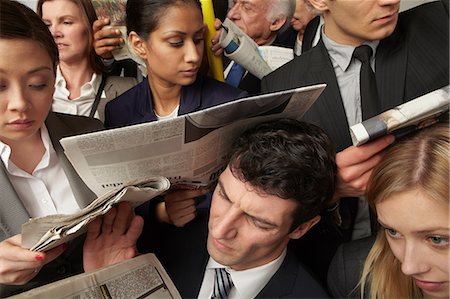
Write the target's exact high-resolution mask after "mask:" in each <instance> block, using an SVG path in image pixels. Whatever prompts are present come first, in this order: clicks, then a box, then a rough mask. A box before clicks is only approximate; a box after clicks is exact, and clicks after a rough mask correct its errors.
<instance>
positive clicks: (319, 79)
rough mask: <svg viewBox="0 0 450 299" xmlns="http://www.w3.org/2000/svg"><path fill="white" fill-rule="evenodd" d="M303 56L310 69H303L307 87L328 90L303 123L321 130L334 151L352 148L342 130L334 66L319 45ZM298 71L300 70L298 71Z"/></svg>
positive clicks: (343, 122)
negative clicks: (317, 126) (308, 57)
mask: <svg viewBox="0 0 450 299" xmlns="http://www.w3.org/2000/svg"><path fill="white" fill-rule="evenodd" d="M305 54H309V55H310V59H309V62H308V64H309V65H307V66H306V68H305V69H306V70H308V73H307V74H304V76H307V77H308V80H307V81H308V84H317V83H324V82H326V83H327V87H326V88H325V90H324V91H323V93H322V94H321V95H320V96H319V98H318V99H317V101H316V102H315V103H314V104H313V106H312V107H311V108H310V109H309V110H308V112H307V113H306V114H305V116H304V117H303V120H305V121H307V122H311V123H314V124H317V125H319V126H320V127H322V128H323V129H324V130H325V131H326V132H328V134H329V135H330V136H333V137H334V140H333V142H334V143H335V144H336V145H337V149H338V150H341V149H343V148H345V147H347V146H348V145H350V144H351V137H350V133H349V130H342V128H343V127H344V128H348V122H347V116H346V114H345V110H344V105H343V103H342V98H341V93H340V91H339V86H338V83H337V79H336V75H335V73H334V69H333V65H332V63H331V60H330V57H329V55H328V52H327V50H326V48H325V45H324V44H323V42H322V41H319V43H318V44H317V46H316V47H315V48H314V49H313V50H311V51H310V52H308V53H305ZM305 54H303V55H305ZM298 69H299V70H301V68H298ZM304 85H305V84H304Z"/></svg>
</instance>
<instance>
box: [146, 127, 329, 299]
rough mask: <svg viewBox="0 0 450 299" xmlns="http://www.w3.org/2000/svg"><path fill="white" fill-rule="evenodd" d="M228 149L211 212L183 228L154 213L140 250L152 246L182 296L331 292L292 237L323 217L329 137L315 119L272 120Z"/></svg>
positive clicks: (303, 295) (285, 295)
mask: <svg viewBox="0 0 450 299" xmlns="http://www.w3.org/2000/svg"><path fill="white" fill-rule="evenodd" d="M230 155H231V158H230V162H229V164H228V167H227V168H226V169H225V171H224V172H223V173H222V174H221V176H220V178H219V181H218V184H217V187H216V188H215V191H214V193H213V195H212V203H211V209H210V211H209V213H204V214H202V213H200V212H199V215H198V216H197V217H196V219H194V220H193V221H191V222H189V223H188V224H186V226H184V227H181V228H180V227H176V226H174V225H170V224H164V223H160V222H159V223H158V222H157V221H156V220H155V219H156V217H152V216H153V215H149V216H148V217H147V219H148V220H150V221H149V223H146V227H145V228H144V232H143V233H142V235H141V241H142V243H140V244H139V245H140V246H139V247H140V252H148V251H153V252H155V254H156V256H157V257H158V259H159V260H160V261H161V263H162V265H163V266H164V268H165V269H166V270H167V272H168V274H169V276H170V277H171V279H172V280H173V282H174V284H175V286H176V287H177V289H178V290H179V292H180V294H181V296H182V297H183V298H197V297H198V298H212V296H216V291H217V289H220V290H222V291H223V292H225V293H226V295H223V294H222V296H221V297H219V298H224V297H226V296H228V298H324V297H327V294H326V292H325V291H324V290H323V289H322V287H321V286H320V284H319V283H317V282H316V281H315V279H314V278H313V277H312V276H311V275H310V274H309V273H308V272H307V271H306V270H305V268H304V267H303V266H302V265H301V264H300V263H299V261H298V260H297V258H296V256H295V254H293V253H292V252H291V251H290V250H288V249H287V244H288V243H289V241H290V240H293V239H297V238H300V237H301V236H302V235H304V234H305V233H306V232H307V231H308V230H309V229H310V228H311V227H313V226H314V225H315V224H316V223H317V222H318V221H319V219H320V216H319V213H320V211H321V210H322V208H323V206H324V205H325V203H326V201H327V200H329V199H330V198H331V196H332V194H333V192H334V180H335V174H336V165H335V162H334V156H335V154H334V150H333V149H332V145H331V141H330V140H329V138H328V137H327V136H326V134H325V133H324V132H323V130H321V129H320V128H318V127H317V126H314V125H310V124H307V123H303V122H299V121H296V120H290V119H283V120H278V121H270V122H266V123H263V124H260V125H258V126H256V127H254V128H252V129H249V130H248V131H246V132H245V133H243V134H242V135H241V136H240V137H239V138H238V139H237V140H236V141H235V143H234V146H233V147H232V149H231V151H230ZM151 221H152V223H150V222H151ZM218 277H220V278H221V281H219V280H218V279H217V278H218ZM224 282H225V283H224ZM230 286H231V287H230ZM227 287H230V288H227ZM216 298H217V297H216Z"/></svg>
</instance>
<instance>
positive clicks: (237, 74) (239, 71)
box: [225, 63, 245, 87]
mask: <svg viewBox="0 0 450 299" xmlns="http://www.w3.org/2000/svg"><path fill="white" fill-rule="evenodd" d="M244 73H245V69H244V68H243V67H242V66H241V65H240V64H237V63H234V64H233V66H231V70H230V72H229V73H228V76H227V78H226V79H225V81H226V82H227V83H228V84H230V85H231V86H234V87H238V85H239V82H241V79H242V76H244Z"/></svg>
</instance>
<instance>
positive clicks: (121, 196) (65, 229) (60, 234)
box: [22, 177, 170, 251]
mask: <svg viewBox="0 0 450 299" xmlns="http://www.w3.org/2000/svg"><path fill="white" fill-rule="evenodd" d="M169 187H170V182H169V180H168V179H167V178H165V177H151V178H145V179H144V180H141V181H139V182H137V181H135V182H129V183H126V184H121V186H120V187H116V188H114V189H111V190H109V191H108V192H107V193H105V194H104V195H102V196H100V197H99V198H97V199H96V200H94V201H93V202H92V203H91V204H89V205H88V206H87V207H85V208H84V209H82V210H81V211H79V212H78V213H75V214H70V215H59V214H57V215H49V216H45V217H37V218H32V219H30V220H29V221H28V222H26V223H24V224H23V225H22V246H23V247H24V248H29V249H30V250H34V251H46V250H49V249H51V248H54V247H56V246H58V245H60V244H62V243H65V242H68V241H70V240H72V239H73V238H75V237H77V236H79V235H80V234H82V233H84V232H85V231H86V229H87V225H88V224H89V223H90V222H91V221H92V220H94V219H95V218H96V217H98V216H100V215H104V214H106V213H107V212H108V211H109V210H110V209H111V208H112V206H113V205H114V204H116V203H118V202H121V201H128V202H130V203H131V205H132V206H133V207H137V206H138V205H140V204H142V203H143V202H145V201H148V200H150V199H151V198H154V197H156V196H158V195H160V194H162V193H163V192H164V191H167V190H168V189H169Z"/></svg>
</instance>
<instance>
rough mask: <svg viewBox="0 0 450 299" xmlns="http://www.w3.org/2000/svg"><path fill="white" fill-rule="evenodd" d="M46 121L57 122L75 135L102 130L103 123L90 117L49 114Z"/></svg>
mask: <svg viewBox="0 0 450 299" xmlns="http://www.w3.org/2000/svg"><path fill="white" fill-rule="evenodd" d="M47 119H48V120H49V121H50V122H51V124H53V123H57V122H59V123H60V124H64V125H65V126H67V127H68V128H70V129H71V130H72V131H73V132H74V133H76V134H83V133H89V132H94V131H99V130H102V129H103V123H102V122H101V121H100V120H98V119H96V118H92V117H87V116H81V115H72V114H64V113H58V112H50V114H49V115H48V117H47Z"/></svg>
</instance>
